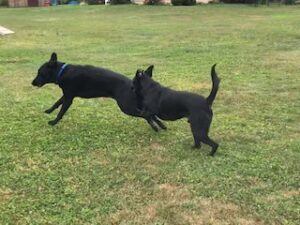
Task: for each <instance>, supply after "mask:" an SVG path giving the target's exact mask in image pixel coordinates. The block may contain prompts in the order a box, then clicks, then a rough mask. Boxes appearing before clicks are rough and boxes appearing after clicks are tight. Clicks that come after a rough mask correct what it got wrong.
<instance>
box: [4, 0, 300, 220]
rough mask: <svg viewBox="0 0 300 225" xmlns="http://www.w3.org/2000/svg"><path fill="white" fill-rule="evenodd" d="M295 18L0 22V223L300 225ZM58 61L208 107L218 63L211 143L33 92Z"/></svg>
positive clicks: (108, 14)
mask: <svg viewBox="0 0 300 225" xmlns="http://www.w3.org/2000/svg"><path fill="white" fill-rule="evenodd" d="M299 12H300V7H299V6H295V7H285V6H281V7H279V6H272V7H268V8H267V7H259V8H255V7H251V6H242V5H240V6H237V5H209V6H195V7H169V6H162V7H147V6H143V7H141V6H111V7H104V6H86V7H68V6H65V7H51V8H26V9H24V8H23V9H21V8H20V9H4V8H2V9H0V25H2V26H5V27H7V28H10V29H12V30H14V31H15V32H16V33H15V34H14V35H10V36H3V37H0V224H1V225H2V224H3V225H5V224H11V225H16V224H18V225H19V224H20V225H21V224H22V225H23V224H32V225H35V224H53V225H57V224H59V225H69V224H86V225H88V224H89V225H90V224H101V225H102V224H103V225H106V224H114V225H115V224H122V225H124V224H153V225H155V224H156V225H162V224H164V225H179V224H180V225H185V224H193V225H194V224H220V225H223V224H242V225H257V224H258V225H260V224H299V220H300V195H299V194H300V189H299V188H300V91H299V90H300V78H299V76H300V63H299V62H300V23H299V21H300V14H299ZM53 51H55V52H57V54H58V57H59V59H60V60H61V61H64V62H67V63H76V64H92V65H98V66H101V67H106V68H110V69H112V70H114V71H118V72H120V73H123V74H125V75H126V76H128V77H133V75H134V73H135V71H136V69H137V68H146V66H148V65H149V64H154V65H155V70H154V78H155V79H156V80H158V81H159V82H161V83H162V84H164V85H166V86H169V87H172V88H174V89H177V90H187V91H191V92H195V93H199V94H203V95H205V96H207V95H208V93H209V91H210V87H211V80H210V67H211V65H212V64H214V63H218V66H217V71H218V73H219V76H220V77H221V78H222V83H221V88H220V91H219V93H218V96H217V99H216V101H215V102H214V105H213V109H214V114H215V117H214V120H213V124H212V127H211V131H210V136H211V137H212V138H213V139H215V140H216V141H217V142H219V143H220V148H219V151H218V152H217V154H216V156H215V157H214V158H212V157H209V156H208V153H209V151H210V148H209V147H207V146H203V147H202V149H201V150H193V149H192V148H191V146H192V143H193V139H192V135H191V132H190V128H189V125H188V123H187V122H186V120H180V121H176V122H166V125H167V126H168V130H167V131H161V132H159V133H155V132H153V131H152V130H151V128H150V127H149V126H148V124H147V123H146V122H145V121H144V120H142V119H138V118H133V117H129V116H127V115H124V114H122V113H121V112H120V110H119V108H118V107H117V105H116V104H115V102H114V101H113V100H111V99H92V100H82V99H76V100H75V102H74V104H73V105H72V107H71V109H70V110H69V111H68V113H67V114H66V116H65V117H64V119H63V120H62V121H61V123H59V124H58V125H57V126H55V127H51V126H49V125H48V124H47V122H48V121H49V120H52V119H54V118H55V116H56V113H57V111H55V112H54V113H53V114H51V115H46V114H44V113H43V111H44V110H45V109H47V108H48V107H50V106H51V105H52V104H53V103H54V101H56V100H57V99H58V98H59V97H60V94H61V93H60V90H59V89H58V88H57V87H56V86H54V85H48V86H45V87H43V88H41V89H36V88H33V87H32V86H31V81H32V79H33V78H34V77H35V75H36V72H37V69H38V68H39V66H40V65H41V64H42V63H43V62H45V61H46V60H48V59H49V57H50V54H51V52H53Z"/></svg>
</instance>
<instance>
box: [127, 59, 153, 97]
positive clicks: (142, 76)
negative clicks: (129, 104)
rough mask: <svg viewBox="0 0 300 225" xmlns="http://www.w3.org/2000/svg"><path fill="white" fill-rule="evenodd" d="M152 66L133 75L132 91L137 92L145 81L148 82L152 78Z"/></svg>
mask: <svg viewBox="0 0 300 225" xmlns="http://www.w3.org/2000/svg"><path fill="white" fill-rule="evenodd" d="M153 68H154V66H153V65H151V66H149V67H148V68H147V69H146V70H141V69H138V70H137V71H136V73H135V76H134V78H133V80H132V90H133V91H135V92H137V91H140V90H141V88H142V83H143V81H145V80H149V79H151V78H152V71H153Z"/></svg>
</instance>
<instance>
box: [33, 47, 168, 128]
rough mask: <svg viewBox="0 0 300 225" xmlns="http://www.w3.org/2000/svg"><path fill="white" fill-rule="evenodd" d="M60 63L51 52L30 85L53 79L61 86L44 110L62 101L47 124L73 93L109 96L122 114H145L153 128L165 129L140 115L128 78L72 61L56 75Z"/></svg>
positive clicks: (49, 110)
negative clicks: (58, 93) (61, 93)
mask: <svg viewBox="0 0 300 225" xmlns="http://www.w3.org/2000/svg"><path fill="white" fill-rule="evenodd" d="M63 65H64V63H62V62H60V61H58V60H57V55H56V53H52V55H51V58H50V60H49V62H46V63H44V64H43V65H42V66H41V67H40V68H39V70H38V74H37V76H36V78H35V79H34V80H33V81H32V85H34V86H37V87H42V86H43V85H45V84H47V83H54V84H57V85H58V86H59V87H60V88H61V89H62V92H63V96H62V97H61V98H60V99H59V100H58V101H57V102H55V103H54V105H53V106H52V107H50V108H49V109H47V110H46V111H45V112H46V113H51V112H53V111H54V110H55V109H56V108H58V107H59V106H60V105H62V107H61V109H60V112H59V113H58V115H57V117H56V119H54V120H52V121H49V124H50V125H55V124H57V123H58V122H59V121H60V120H61V119H62V117H63V115H64V114H65V113H66V111H67V110H68V109H69V107H70V106H71V104H72V102H73V99H74V98H75V97H81V98H95V97H111V98H113V99H115V100H116V101H117V104H118V106H119V107H120V109H121V110H122V112H124V113H125V114H128V115H131V116H136V117H143V118H145V119H146V120H147V122H148V123H149V124H150V126H151V127H152V128H153V129H154V130H155V131H158V128H157V126H156V124H157V125H158V126H160V127H161V128H162V129H166V127H165V126H164V125H163V124H162V122H160V121H159V120H158V119H157V118H156V117H155V116H149V117H147V116H144V115H141V113H140V111H139V110H138V109H137V107H138V106H137V97H136V95H135V93H134V92H133V91H132V89H131V86H132V83H131V80H130V79H129V78H127V77H125V76H123V75H121V74H118V73H115V72H113V71H110V70H107V69H103V68H99V67H94V66H81V65H72V64H69V65H67V66H66V67H65V69H64V70H63V71H62V73H61V75H60V76H58V75H59V72H60V70H61V68H62V66H63ZM149 72H150V73H151V71H149Z"/></svg>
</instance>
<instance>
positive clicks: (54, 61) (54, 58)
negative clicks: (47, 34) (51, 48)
mask: <svg viewBox="0 0 300 225" xmlns="http://www.w3.org/2000/svg"><path fill="white" fill-rule="evenodd" d="M56 64H57V55H56V53H55V52H53V53H52V54H51V58H50V61H49V66H56Z"/></svg>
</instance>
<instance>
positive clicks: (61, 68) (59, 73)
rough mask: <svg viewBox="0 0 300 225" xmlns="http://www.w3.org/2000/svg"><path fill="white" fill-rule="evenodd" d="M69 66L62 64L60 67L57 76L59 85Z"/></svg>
mask: <svg viewBox="0 0 300 225" xmlns="http://www.w3.org/2000/svg"><path fill="white" fill-rule="evenodd" d="M67 66H68V64H65V63H64V64H62V66H61V67H60V69H59V71H58V73H57V74H56V83H58V81H59V79H60V78H61V76H62V74H63V72H64V70H65V68H66V67H67Z"/></svg>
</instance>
